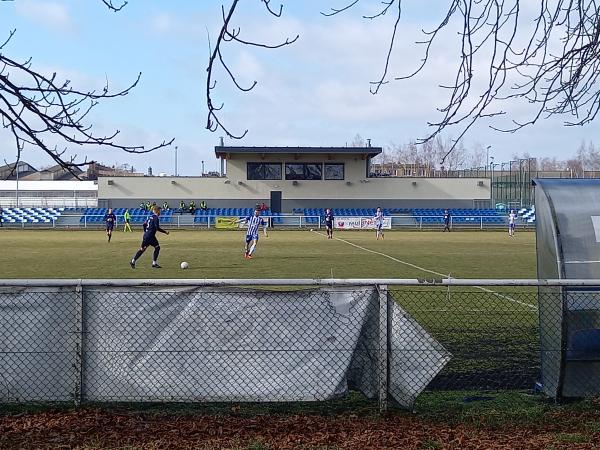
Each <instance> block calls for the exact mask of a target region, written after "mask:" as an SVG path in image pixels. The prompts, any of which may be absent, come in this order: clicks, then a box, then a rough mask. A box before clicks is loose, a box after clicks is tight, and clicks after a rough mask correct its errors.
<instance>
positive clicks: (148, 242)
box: [129, 206, 169, 269]
mask: <svg viewBox="0 0 600 450" xmlns="http://www.w3.org/2000/svg"><path fill="white" fill-rule="evenodd" d="M152 213H153V214H152V216H150V217H149V218H148V221H147V225H146V228H145V231H144V237H143V238H142V245H141V246H140V249H139V250H138V251H137V253H136V254H135V256H134V257H133V259H132V260H131V261H129V265H130V266H131V268H132V269H135V262H136V261H137V260H138V259H139V258H140V256H142V255H143V254H144V252H145V251H146V249H147V248H148V247H150V246H152V247H154V254H153V255H152V267H153V268H154V269H160V268H161V266H160V265H159V264H158V254H159V253H160V244H159V243H158V239H156V232H157V231H160V232H161V233H164V234H169V232H168V231H167V230H163V229H162V228H161V227H160V221H159V220H158V217H159V216H160V206H155V207H154V209H153V210H152Z"/></svg>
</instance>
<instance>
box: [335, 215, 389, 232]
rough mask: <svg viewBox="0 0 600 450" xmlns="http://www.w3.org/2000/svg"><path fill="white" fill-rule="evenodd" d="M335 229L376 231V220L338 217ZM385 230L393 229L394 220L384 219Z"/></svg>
mask: <svg viewBox="0 0 600 450" xmlns="http://www.w3.org/2000/svg"><path fill="white" fill-rule="evenodd" d="M335 228H337V229H340V230H372V229H375V220H374V219H373V218H372V217H337V218H336V219H335ZM383 228H385V229H387V230H390V229H391V228H392V219H391V218H390V217H384V218H383Z"/></svg>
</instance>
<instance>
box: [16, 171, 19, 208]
mask: <svg viewBox="0 0 600 450" xmlns="http://www.w3.org/2000/svg"><path fill="white" fill-rule="evenodd" d="M16 195H17V199H16V200H17V208H18V207H19V161H17V190H16Z"/></svg>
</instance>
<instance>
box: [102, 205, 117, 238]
mask: <svg viewBox="0 0 600 450" xmlns="http://www.w3.org/2000/svg"><path fill="white" fill-rule="evenodd" d="M104 222H106V235H107V236H108V242H110V240H111V239H112V232H113V229H114V228H115V223H117V216H115V215H114V214H113V211H112V208H109V209H108V213H106V214H105V215H104Z"/></svg>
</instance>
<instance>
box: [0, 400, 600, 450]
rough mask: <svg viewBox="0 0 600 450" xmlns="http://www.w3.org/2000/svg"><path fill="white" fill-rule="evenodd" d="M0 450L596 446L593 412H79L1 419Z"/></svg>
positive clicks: (599, 436)
mask: <svg viewBox="0 0 600 450" xmlns="http://www.w3.org/2000/svg"><path fill="white" fill-rule="evenodd" d="M0 448H2V449H11V448H36V449H37V448H40V449H42V448H43V449H46V448H47V449H66V448H69V449H71V448H78V449H91V448H144V449H175V448H201V449H252V450H259V449H438V448H439V449H517V448H518V449H546V450H551V449H597V448H600V419H599V417H598V415H597V414H596V413H594V412H557V413H551V414H549V415H548V416H547V417H546V418H545V420H544V421H543V423H541V424H536V425H532V424H527V425H523V424H520V425H519V424H514V425H506V424H503V425H501V426H499V425H493V424H486V423H463V424H456V425H455V424H451V423H448V422H444V421H440V420H431V419H424V418H420V417H419V416H417V415H412V414H408V413H402V414H396V413H394V414H389V415H386V416H377V417H358V416H356V415H353V414H345V415H335V416H329V417H328V416H320V415H292V416H277V415H259V416H255V417H243V416H236V415H235V410H234V411H233V414H231V415H225V416H215V415H169V414H144V413H139V412H131V411H118V410H116V411H110V410H105V409H100V408H91V407H87V408H81V409H73V410H69V411H60V410H56V411H53V410H48V411H42V412H27V413H17V414H6V415H0Z"/></svg>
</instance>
